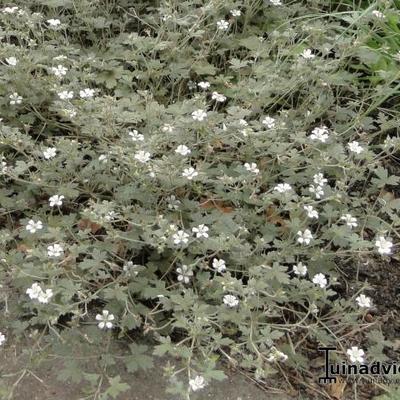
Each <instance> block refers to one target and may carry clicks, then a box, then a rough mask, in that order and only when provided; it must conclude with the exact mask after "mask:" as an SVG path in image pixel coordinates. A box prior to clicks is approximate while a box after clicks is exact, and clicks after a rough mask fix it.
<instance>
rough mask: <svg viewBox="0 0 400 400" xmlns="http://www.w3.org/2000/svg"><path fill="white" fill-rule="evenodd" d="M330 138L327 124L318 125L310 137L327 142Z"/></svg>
mask: <svg viewBox="0 0 400 400" xmlns="http://www.w3.org/2000/svg"><path fill="white" fill-rule="evenodd" d="M328 138H329V130H328V128H327V127H326V126H321V127H316V128H314V129H313V130H312V132H311V135H310V139H311V140H318V141H320V142H322V143H325V142H326V141H327V140H328Z"/></svg>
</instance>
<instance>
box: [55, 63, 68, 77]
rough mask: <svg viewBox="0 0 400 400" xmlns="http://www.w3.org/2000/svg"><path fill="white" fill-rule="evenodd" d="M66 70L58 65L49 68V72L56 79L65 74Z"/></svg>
mask: <svg viewBox="0 0 400 400" xmlns="http://www.w3.org/2000/svg"><path fill="white" fill-rule="evenodd" d="M67 71H68V69H67V68H65V67H64V66H63V65H61V64H59V65H57V67H51V72H52V73H53V74H54V75H55V76H56V77H57V78H62V77H63V76H64V75H65V74H66V73H67Z"/></svg>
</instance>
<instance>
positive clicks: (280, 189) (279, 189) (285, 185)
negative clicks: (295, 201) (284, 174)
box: [274, 183, 292, 193]
mask: <svg viewBox="0 0 400 400" xmlns="http://www.w3.org/2000/svg"><path fill="white" fill-rule="evenodd" d="M274 190H275V191H277V192H279V193H285V192H289V191H291V190H292V187H291V186H290V185H289V184H288V183H279V184H278V185H276V186H275V187H274Z"/></svg>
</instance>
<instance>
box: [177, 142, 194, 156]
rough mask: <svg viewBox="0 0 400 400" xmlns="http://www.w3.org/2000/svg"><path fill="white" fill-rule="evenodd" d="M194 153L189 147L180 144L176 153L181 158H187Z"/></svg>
mask: <svg viewBox="0 0 400 400" xmlns="http://www.w3.org/2000/svg"><path fill="white" fill-rule="evenodd" d="M191 152H192V151H191V150H190V149H189V147H187V146H185V145H184V144H180V145H179V146H178V147H177V148H176V149H175V153H178V154H180V155H181V156H187V155H188V154H190V153H191Z"/></svg>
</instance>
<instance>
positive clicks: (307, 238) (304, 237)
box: [297, 229, 313, 244]
mask: <svg viewBox="0 0 400 400" xmlns="http://www.w3.org/2000/svg"><path fill="white" fill-rule="evenodd" d="M297 236H298V238H297V241H298V242H299V243H301V244H310V242H311V239H312V238H313V235H312V233H311V231H310V230H309V229H306V230H305V231H304V232H302V231H298V232H297Z"/></svg>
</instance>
